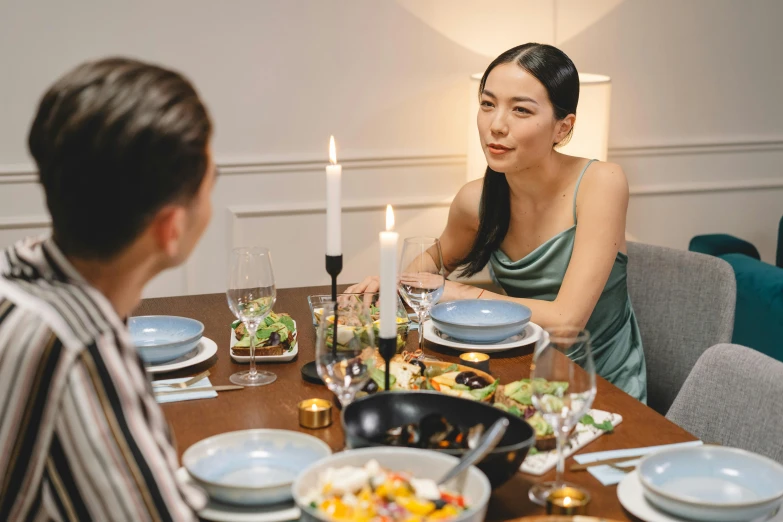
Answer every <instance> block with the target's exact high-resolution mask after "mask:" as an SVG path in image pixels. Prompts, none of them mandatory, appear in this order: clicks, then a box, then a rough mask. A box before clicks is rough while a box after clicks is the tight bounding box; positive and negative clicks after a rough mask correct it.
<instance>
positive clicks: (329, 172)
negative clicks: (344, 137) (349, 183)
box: [326, 136, 343, 256]
mask: <svg viewBox="0 0 783 522" xmlns="http://www.w3.org/2000/svg"><path fill="white" fill-rule="evenodd" d="M329 163H330V165H327V166H326V255H327V256H339V255H342V253H343V249H342V245H341V237H340V234H341V230H342V223H341V213H340V183H341V179H342V176H343V168H342V167H341V166H340V165H338V164H337V152H336V151H335V147H334V136H329Z"/></svg>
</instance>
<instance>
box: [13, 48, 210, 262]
mask: <svg viewBox="0 0 783 522" xmlns="http://www.w3.org/2000/svg"><path fill="white" fill-rule="evenodd" d="M211 132H212V124H211V122H210V119H209V115H208V113H207V110H206V107H204V104H203V103H202V102H201V100H200V99H199V97H198V94H197V93H196V90H195V89H194V88H193V86H192V85H191V84H190V82H188V80H186V79H185V78H184V77H183V76H182V75H180V74H178V73H176V72H174V71H170V70H167V69H164V68H162V67H158V66H155V65H151V64H147V63H143V62H140V61H136V60H131V59H126V58H109V59H104V60H99V61H94V62H88V63H85V64H83V65H80V66H78V67H76V68H75V69H74V70H72V71H71V72H69V73H67V74H66V75H65V76H63V77H62V78H60V80H58V81H57V83H55V84H54V85H53V86H52V87H51V88H50V89H49V91H48V92H47V93H46V94H45V95H44V97H43V99H42V100H41V104H40V106H39V107H38V113H37V115H36V117H35V120H34V121H33V125H32V128H31V129H30V136H29V139H28V144H29V147H30V152H31V154H32V155H33V157H34V158H35V161H36V163H37V165H38V171H39V175H40V180H41V184H42V185H43V187H44V191H45V192H46V203H47V206H48V207H49V212H50V213H51V215H52V224H53V229H54V239H55V241H56V242H57V244H58V246H59V247H60V248H61V249H62V250H63V252H64V253H66V254H68V255H73V256H76V257H82V258H98V259H107V258H110V257H112V256H113V255H115V254H117V253H119V252H120V251H122V250H123V249H124V248H125V247H127V246H128V245H130V244H131V243H132V242H133V241H134V240H135V239H136V238H137V237H138V236H139V234H140V233H141V232H142V230H144V227H146V226H147V225H148V224H149V222H150V220H151V218H152V217H153V216H154V215H155V213H156V212H157V211H159V210H160V209H161V208H162V207H163V206H165V205H167V204H170V203H174V202H176V203H182V204H187V203H189V202H190V201H191V200H192V199H193V197H194V196H195V194H196V193H197V192H198V190H199V187H200V186H201V183H202V181H203V179H204V176H205V174H206V170H207V165H208V161H209V160H208V153H207V144H208V142H209V139H210V135H211Z"/></svg>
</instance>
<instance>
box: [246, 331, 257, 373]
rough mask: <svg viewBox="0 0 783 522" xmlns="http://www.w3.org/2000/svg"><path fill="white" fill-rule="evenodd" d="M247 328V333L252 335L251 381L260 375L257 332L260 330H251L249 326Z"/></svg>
mask: <svg viewBox="0 0 783 522" xmlns="http://www.w3.org/2000/svg"><path fill="white" fill-rule="evenodd" d="M245 328H247V333H249V334H250V371H249V372H248V373H249V378H250V379H255V378H256V376H257V375H258V372H257V371H256V330H258V328H257V327H256V328H251V327H249V326H247V325H245Z"/></svg>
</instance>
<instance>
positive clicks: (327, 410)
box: [299, 399, 332, 429]
mask: <svg viewBox="0 0 783 522" xmlns="http://www.w3.org/2000/svg"><path fill="white" fill-rule="evenodd" d="M331 423H332V403H331V402H329V401H327V400H326V399H306V400H304V401H302V402H300V403H299V425H300V426H302V427H303V428H310V429H316V428H325V427H327V426H329V425H330V424H331Z"/></svg>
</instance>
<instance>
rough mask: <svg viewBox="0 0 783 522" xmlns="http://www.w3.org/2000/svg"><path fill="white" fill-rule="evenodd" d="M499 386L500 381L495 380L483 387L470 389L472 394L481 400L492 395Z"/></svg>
mask: <svg viewBox="0 0 783 522" xmlns="http://www.w3.org/2000/svg"><path fill="white" fill-rule="evenodd" d="M497 387H498V381H497V380H495V382H493V383H492V384H490V385H489V386H484V387H483V388H479V389H477V390H470V394H471V395H472V396H473V397H475V399H476V400H478V401H480V400H483V399H485V398H486V397H489V396H490V395H492V393H493V392H494V391H495V390H496V389H497Z"/></svg>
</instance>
